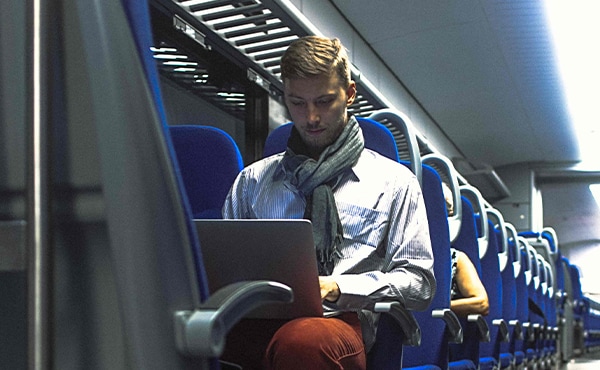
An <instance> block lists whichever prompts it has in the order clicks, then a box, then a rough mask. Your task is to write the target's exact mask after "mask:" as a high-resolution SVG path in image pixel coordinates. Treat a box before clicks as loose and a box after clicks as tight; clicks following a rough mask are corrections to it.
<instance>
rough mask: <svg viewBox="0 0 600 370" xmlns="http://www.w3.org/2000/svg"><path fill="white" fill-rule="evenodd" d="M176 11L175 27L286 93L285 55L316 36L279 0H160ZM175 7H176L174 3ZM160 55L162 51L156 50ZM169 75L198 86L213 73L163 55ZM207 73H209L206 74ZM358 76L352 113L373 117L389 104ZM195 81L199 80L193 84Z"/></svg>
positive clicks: (265, 85) (269, 86)
mask: <svg viewBox="0 0 600 370" xmlns="http://www.w3.org/2000/svg"><path fill="white" fill-rule="evenodd" d="M154 2H155V3H159V4H161V5H162V6H163V7H167V8H168V9H169V11H170V12H171V13H173V14H172V15H173V25H174V26H175V27H176V28H177V29H178V30H180V31H181V32H183V33H185V34H186V35H188V36H189V37H191V38H192V39H194V40H195V41H197V42H198V43H199V44H200V45H202V46H203V47H204V48H206V49H212V48H214V47H216V48H219V49H220V50H219V51H220V52H223V54H224V55H227V56H230V57H231V58H232V59H234V60H235V61H236V62H237V63H238V64H239V65H241V66H243V67H244V68H246V69H247V78H248V79H249V80H252V81H254V82H256V83H257V84H258V85H260V86H262V87H263V88H265V89H267V90H269V92H270V93H271V94H273V95H281V94H282V90H283V86H282V83H281V68H280V60H281V56H282V55H283V53H284V52H285V50H286V49H287V47H288V46H289V44H290V43H291V42H292V41H294V40H296V39H298V38H299V37H302V36H306V35H309V34H311V33H310V32H309V30H308V27H307V26H305V25H302V24H300V23H299V22H297V21H296V19H295V18H294V17H292V16H290V15H289V14H287V13H286V11H285V10H284V9H282V7H281V6H280V5H279V2H278V1H273V0H263V1H259V0H243V1H233V2H232V1H223V0H155V1H154ZM173 5H175V6H173ZM155 55H156V52H155ZM157 62H158V63H159V69H160V70H161V72H162V73H163V74H171V75H173V74H176V77H175V79H176V80H178V81H180V82H182V81H187V82H188V84H189V85H190V86H195V87H196V88H198V89H199V88H201V87H202V88H206V85H205V86H197V84H199V83H201V81H202V79H201V78H200V79H199V78H197V77H195V76H201V77H202V76H203V77H202V78H209V77H210V75H209V74H210V71H198V72H201V73H200V74H199V73H195V72H196V71H189V72H190V75H187V76H186V75H185V73H184V72H185V71H183V70H182V69H175V68H170V67H169V66H165V64H164V60H159V59H157ZM202 73H207V74H202ZM355 80H357V90H358V95H357V99H356V100H355V102H354V104H352V106H350V109H349V110H350V112H351V113H352V114H355V115H359V116H365V117H366V116H369V115H370V114H371V113H372V112H374V111H376V110H378V109H382V108H386V106H385V105H384V104H383V103H382V102H381V101H379V100H378V99H377V98H376V97H375V95H374V94H373V93H371V92H370V91H369V90H368V89H367V88H366V87H365V86H364V85H363V84H361V82H360V78H359V77H358V76H355ZM192 81H195V82H192Z"/></svg>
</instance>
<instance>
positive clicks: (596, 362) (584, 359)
mask: <svg viewBox="0 0 600 370" xmlns="http://www.w3.org/2000/svg"><path fill="white" fill-rule="evenodd" d="M598 369H600V351H594V352H590V353H586V354H584V355H580V356H577V357H575V358H573V359H572V360H571V361H569V362H567V363H566V364H563V365H562V366H561V367H560V370H598Z"/></svg>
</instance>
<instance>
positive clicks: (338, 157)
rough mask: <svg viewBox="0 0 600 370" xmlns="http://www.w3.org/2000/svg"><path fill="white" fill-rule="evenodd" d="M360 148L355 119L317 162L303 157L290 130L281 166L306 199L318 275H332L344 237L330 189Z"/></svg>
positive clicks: (301, 144)
mask: <svg viewBox="0 0 600 370" xmlns="http://www.w3.org/2000/svg"><path fill="white" fill-rule="evenodd" d="M363 148H364V139H363V136H362V132H361V130H360V127H359V125H358V122H357V121H356V118H354V116H351V117H350V118H349V120H348V123H347V124H346V126H345V127H344V130H343V131H342V133H341V134H340V136H339V137H338V138H337V139H336V141H335V142H334V143H333V144H331V145H330V146H328V147H327V148H325V150H324V151H323V153H321V155H320V157H319V159H318V160H317V161H315V160H314V159H312V158H310V157H309V156H307V155H306V153H308V151H307V148H306V145H305V144H304V142H303V141H302V139H301V138H300V134H299V133H298V131H297V130H296V128H295V127H293V128H292V132H291V135H290V138H289V140H288V148H287V150H286V152H285V155H284V157H283V161H282V164H283V168H284V170H285V174H286V179H287V180H288V181H289V182H290V183H291V184H292V185H294V186H295V187H296V188H297V189H298V190H299V191H300V192H301V193H302V194H303V195H304V196H305V197H306V210H305V212H304V218H307V219H309V220H311V221H312V224H313V236H314V241H315V248H316V252H317V261H318V262H319V275H331V272H332V271H333V265H334V256H337V257H338V258H339V257H340V252H339V247H340V245H341V243H342V240H343V235H344V234H343V228H342V224H341V222H340V218H339V215H338V211H337V207H336V205H335V199H334V197H333V192H332V189H331V187H332V186H333V185H334V184H335V181H336V180H337V179H338V176H340V175H341V174H342V173H343V172H344V171H345V170H346V169H348V168H352V167H353V166H354V165H355V164H356V162H358V158H359V157H360V154H361V153H362V150H363Z"/></svg>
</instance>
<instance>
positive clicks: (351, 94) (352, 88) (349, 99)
mask: <svg viewBox="0 0 600 370" xmlns="http://www.w3.org/2000/svg"><path fill="white" fill-rule="evenodd" d="M354 99H356V82H354V81H350V83H349V84H348V88H347V89H346V106H347V107H348V106H350V105H352V103H354Z"/></svg>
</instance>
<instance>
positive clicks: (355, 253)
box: [223, 37, 435, 369]
mask: <svg viewBox="0 0 600 370" xmlns="http://www.w3.org/2000/svg"><path fill="white" fill-rule="evenodd" d="M281 68H282V80H283V85H284V98H285V104H286V106H287V108H288V110H289V113H290V115H291V116H292V119H293V122H294V127H293V129H292V133H291V135H290V139H289V141H288V149H287V150H286V152H285V153H280V154H276V155H274V156H271V157H268V158H265V159H263V160H260V161H258V162H256V163H254V164H252V165H250V166H248V167H247V168H245V169H244V170H243V171H242V173H240V175H239V176H238V178H237V179H236V181H235V183H234V184H233V186H232V188H231V191H230V193H229V195H228V196H227V199H226V201H225V205H224V207H223V216H224V218H308V219H310V220H311V221H312V223H313V229H314V237H315V244H316V246H315V247H316V252H317V259H318V262H319V274H320V277H319V283H320V286H321V297H322V298H323V302H324V307H325V309H326V311H328V313H329V314H330V315H331V316H333V317H327V318H300V319H296V320H292V321H290V322H287V323H285V325H283V326H281V325H282V323H278V324H273V325H274V327H271V328H264V330H263V331H262V332H264V333H267V334H266V337H267V338H266V339H264V338H263V341H266V342H267V343H268V348H267V349H266V354H265V356H264V361H265V363H264V366H265V367H267V368H278V369H294V368H302V369H309V368H310V369H312V368H315V369H317V368H318V369H339V368H349V369H350V368H351V369H361V368H362V369H364V368H365V367H366V353H367V351H368V349H370V347H371V346H372V344H373V341H374V338H375V330H376V325H375V324H374V323H376V322H377V318H376V317H375V315H374V314H373V313H372V312H371V311H369V309H372V308H373V306H374V304H375V302H377V301H383V300H399V301H400V302H402V303H403V304H404V305H405V306H406V307H407V308H408V309H416V310H419V309H424V308H426V307H427V305H428V304H429V301H430V299H431V297H432V296H433V293H434V291H435V279H434V276H433V272H432V268H433V256H432V251H431V245H430V239H429V229H428V225H427V218H426V213H425V207H424V203H423V199H422V195H421V190H420V187H419V184H418V182H417V181H416V178H415V177H414V176H413V175H412V173H411V172H410V171H409V170H408V169H406V168H405V167H404V166H402V165H400V164H399V163H396V162H394V161H391V160H389V159H387V158H385V157H383V156H381V155H379V154H378V153H375V152H373V151H371V150H369V149H365V148H364V141H363V137H362V133H361V130H360V127H359V125H358V122H357V121H356V119H355V118H354V117H352V116H348V112H347V107H348V106H349V105H351V104H352V102H353V101H354V99H355V97H356V84H355V83H354V81H351V76H350V66H349V61H348V57H347V54H346V51H345V49H344V47H343V46H342V45H341V43H340V42H339V40H337V39H332V40H331V39H327V38H322V37H304V38H301V39H299V40H297V41H295V42H293V43H292V44H291V45H290V47H289V48H288V50H287V51H286V53H285V54H284V56H283V57H282V60H281ZM335 313H339V314H337V315H336V314H335ZM248 330H249V331H256V330H250V329H248ZM257 330H258V329H257ZM245 340H246V341H247V342H244V339H239V342H237V341H236V339H234V343H235V344H233V343H231V345H232V346H243V345H244V343H245V345H248V343H252V344H254V345H256V346H257V347H260V346H262V345H263V344H258V343H259V342H260V340H254V339H248V338H246V339H245ZM228 343H229V339H228ZM264 346H265V347H267V344H266V343H265V344H264ZM256 351H258V352H261V350H260V349H257V350H256ZM246 352H247V353H249V352H252V351H246ZM260 356H262V354H260ZM247 367H249V366H246V367H245V368H247Z"/></svg>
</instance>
